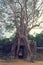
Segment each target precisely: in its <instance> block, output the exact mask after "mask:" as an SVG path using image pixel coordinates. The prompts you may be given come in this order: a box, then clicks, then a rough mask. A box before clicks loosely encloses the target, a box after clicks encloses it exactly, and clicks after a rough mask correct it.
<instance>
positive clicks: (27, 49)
mask: <svg viewBox="0 0 43 65" xmlns="http://www.w3.org/2000/svg"><path fill="white" fill-rule="evenodd" d="M17 36H18V49H17V56H18V52H19V49H20V45H21V43H24V46H25V55H27V57H28V55H29V56H30V57H31V56H32V52H31V49H30V45H29V40H28V38H27V36H25V35H24V34H20V33H17ZM21 39H22V41H21Z"/></svg>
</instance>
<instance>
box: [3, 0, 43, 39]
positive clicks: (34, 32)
mask: <svg viewBox="0 0 43 65" xmlns="http://www.w3.org/2000/svg"><path fill="white" fill-rule="evenodd" d="M40 3H41V0H40V2H39V3H38V4H37V5H38V6H39V4H40ZM42 9H43V5H42ZM6 17H7V14H6ZM39 21H43V14H42V16H41V17H40V18H39V20H38V22H39ZM42 30H43V23H42V24H40V27H37V28H34V29H32V30H31V31H30V34H31V35H33V36H35V35H36V34H37V33H41V31H42ZM14 31H16V29H14V30H13V31H12V33H9V32H7V31H6V32H4V34H5V35H3V36H4V37H7V38H9V37H11V36H12V35H13V33H14Z"/></svg>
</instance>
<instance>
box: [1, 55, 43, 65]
mask: <svg viewBox="0 0 43 65" xmlns="http://www.w3.org/2000/svg"><path fill="white" fill-rule="evenodd" d="M0 65H43V54H37V60H36V61H35V62H34V63H32V62H29V61H26V60H23V59H18V60H17V59H16V60H11V61H9V60H7V61H5V60H1V59H0Z"/></svg>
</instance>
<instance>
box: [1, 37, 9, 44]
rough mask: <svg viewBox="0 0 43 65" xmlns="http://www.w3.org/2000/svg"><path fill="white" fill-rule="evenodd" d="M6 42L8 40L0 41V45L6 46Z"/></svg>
mask: <svg viewBox="0 0 43 65" xmlns="http://www.w3.org/2000/svg"><path fill="white" fill-rule="evenodd" d="M8 41H9V38H6V39H3V40H0V45H4V44H6V43H7V42H8Z"/></svg>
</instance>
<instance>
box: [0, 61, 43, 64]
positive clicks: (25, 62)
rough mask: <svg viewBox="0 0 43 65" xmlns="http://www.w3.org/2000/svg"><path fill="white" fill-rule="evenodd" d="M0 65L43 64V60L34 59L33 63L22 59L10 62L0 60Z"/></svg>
mask: <svg viewBox="0 0 43 65" xmlns="http://www.w3.org/2000/svg"><path fill="white" fill-rule="evenodd" d="M0 65H43V61H35V62H34V63H31V62H27V61H24V60H17V61H11V62H9V61H7V62H6V61H2V60H0Z"/></svg>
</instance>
